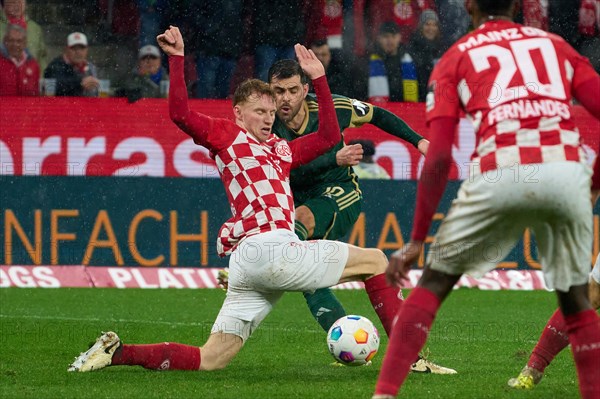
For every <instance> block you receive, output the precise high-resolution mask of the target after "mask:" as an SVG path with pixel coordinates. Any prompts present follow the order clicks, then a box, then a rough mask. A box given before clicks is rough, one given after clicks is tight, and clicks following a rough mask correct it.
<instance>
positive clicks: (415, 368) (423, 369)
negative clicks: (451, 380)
mask: <svg viewBox="0 0 600 399" xmlns="http://www.w3.org/2000/svg"><path fill="white" fill-rule="evenodd" d="M410 371H412V372H413V373H431V374H456V373H457V372H456V370H454V369H451V368H448V367H442V366H440V365H437V364H435V363H432V362H430V361H429V360H427V359H425V358H423V357H419V360H417V362H416V363H413V364H412V365H411V366H410Z"/></svg>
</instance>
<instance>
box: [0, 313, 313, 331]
mask: <svg viewBox="0 0 600 399" xmlns="http://www.w3.org/2000/svg"><path fill="white" fill-rule="evenodd" d="M0 319H29V320H57V321H78V322H94V323H98V322H101V323H134V324H136V323H137V324H160V325H168V326H183V327H200V326H206V325H208V324H211V323H210V322H205V323H198V322H181V321H161V320H135V319H100V318H96V317H63V316H42V315H9V314H0ZM264 328H268V329H270V330H277V331H292V332H308V333H313V332H315V331H316V330H313V329H310V328H307V327H303V328H298V327H294V328H289V327H274V326H273V324H272V323H269V322H265V323H264V327H263V329H264ZM318 332H320V330H319V331H318Z"/></svg>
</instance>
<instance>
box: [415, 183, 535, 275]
mask: <svg viewBox="0 0 600 399" xmlns="http://www.w3.org/2000/svg"><path fill="white" fill-rule="evenodd" d="M497 191H502V189H501V188H498V187H496V186H495V185H494V184H492V183H488V182H486V181H484V180H483V179H481V178H479V179H477V178H476V179H473V180H470V181H465V182H463V184H462V185H461V187H460V190H459V192H458V194H457V198H456V199H455V200H454V201H453V203H452V206H451V207H450V210H449V211H448V214H447V215H446V217H445V218H444V220H443V222H442V224H441V225H440V227H439V229H438V232H437V234H436V236H435V240H434V242H433V244H432V245H431V247H430V249H429V252H428V254H427V265H428V266H429V267H430V268H431V269H432V270H435V271H439V272H443V273H446V274H450V275H461V274H470V275H473V276H476V277H478V276H482V275H483V274H485V273H486V272H488V271H490V270H492V269H494V268H495V267H496V265H497V263H498V262H500V261H501V260H502V259H504V258H505V257H506V256H507V255H508V254H509V253H510V251H511V250H512V248H513V247H514V246H515V244H516V242H517V241H518V240H519V238H520V237H521V235H522V232H523V230H524V224H523V223H522V222H520V220H519V216H518V215H512V214H510V212H505V210H504V209H503V206H504V205H502V204H500V205H499V201H497V198H496V196H497ZM500 202H501V201H500Z"/></svg>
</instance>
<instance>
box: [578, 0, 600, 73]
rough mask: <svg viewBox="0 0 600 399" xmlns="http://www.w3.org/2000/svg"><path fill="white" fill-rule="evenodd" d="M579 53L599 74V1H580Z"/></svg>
mask: <svg viewBox="0 0 600 399" xmlns="http://www.w3.org/2000/svg"><path fill="white" fill-rule="evenodd" d="M579 34H580V35H581V39H580V44H579V52H580V53H581V54H582V55H583V56H585V57H587V58H589V60H590V62H591V63H592V65H593V67H594V69H595V70H596V72H598V73H600V1H598V0H582V1H581V6H580V8H579Z"/></svg>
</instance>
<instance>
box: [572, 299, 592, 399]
mask: <svg viewBox="0 0 600 399" xmlns="http://www.w3.org/2000/svg"><path fill="white" fill-rule="evenodd" d="M565 323H566V325H567V333H568V334H569V341H571V350H572V351H573V357H574V358H575V365H576V366H577V377H578V379H579V392H580V393H581V397H582V398H583V399H592V398H596V399H597V398H600V319H599V318H598V315H597V314H596V312H595V311H594V310H592V309H589V310H584V311H583V312H579V313H575V314H573V315H569V316H566V317H565Z"/></svg>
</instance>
